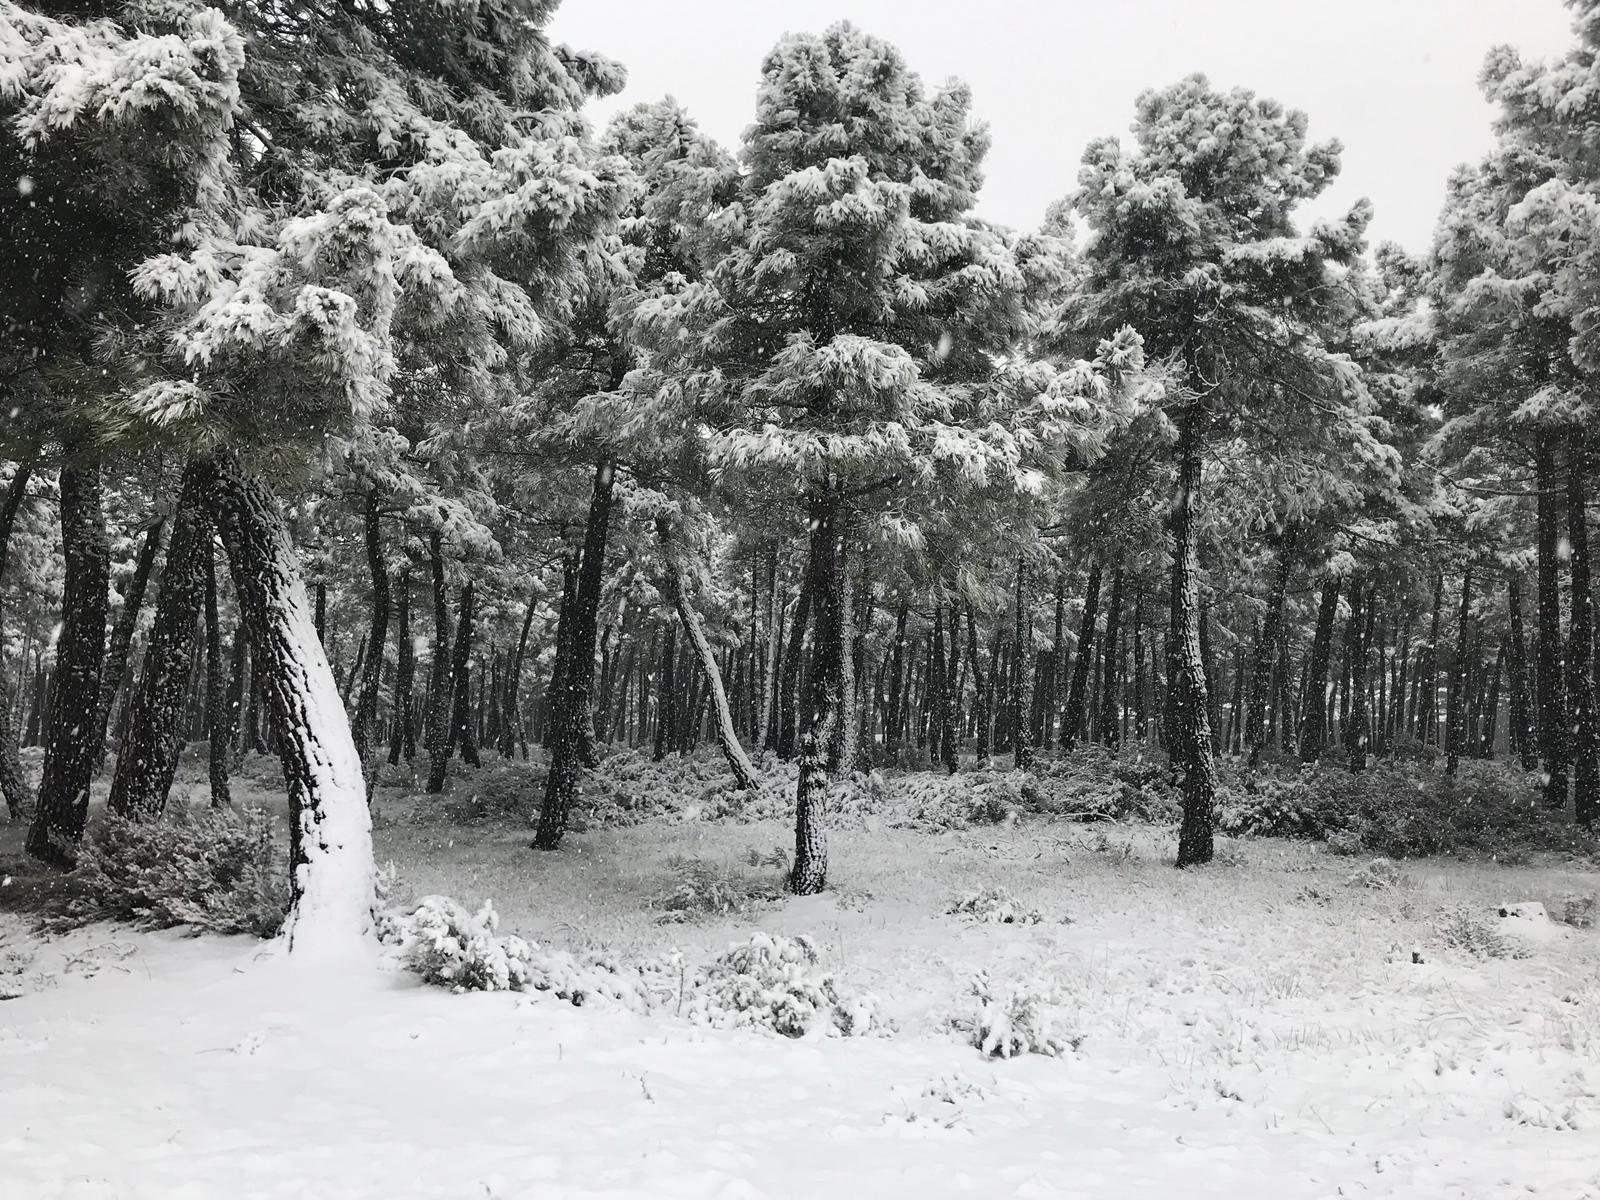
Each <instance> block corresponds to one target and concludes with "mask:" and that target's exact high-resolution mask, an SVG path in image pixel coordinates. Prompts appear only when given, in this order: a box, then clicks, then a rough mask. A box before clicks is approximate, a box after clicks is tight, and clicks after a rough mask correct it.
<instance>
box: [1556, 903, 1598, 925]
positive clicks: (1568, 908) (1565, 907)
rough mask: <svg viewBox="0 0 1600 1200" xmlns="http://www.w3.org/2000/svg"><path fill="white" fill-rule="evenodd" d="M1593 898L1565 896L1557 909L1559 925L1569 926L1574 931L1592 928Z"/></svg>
mask: <svg viewBox="0 0 1600 1200" xmlns="http://www.w3.org/2000/svg"><path fill="white" fill-rule="evenodd" d="M1594 910H1595V897H1594V896H1593V895H1589V896H1565V897H1563V898H1562V900H1561V904H1560V906H1559V907H1558V908H1557V910H1556V911H1558V912H1559V913H1560V914H1561V923H1562V924H1563V925H1570V926H1572V927H1573V928H1574V929H1592V928H1594Z"/></svg>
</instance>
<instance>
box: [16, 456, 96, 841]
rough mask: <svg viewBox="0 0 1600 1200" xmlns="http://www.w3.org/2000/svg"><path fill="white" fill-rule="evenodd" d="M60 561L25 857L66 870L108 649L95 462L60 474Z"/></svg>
mask: <svg viewBox="0 0 1600 1200" xmlns="http://www.w3.org/2000/svg"><path fill="white" fill-rule="evenodd" d="M61 554H62V558H63V559H64V560H65V566H66V570H65V579H64V581H63V584H62V594H61V635H60V637H59V639H58V640H57V642H56V671H55V682H54V687H53V691H52V695H51V698H50V706H49V713H48V716H47V718H46V720H45V722H44V743H45V747H44V774H43V775H42V776H41V778H40V780H39V803H38V807H37V808H36V809H35V810H34V815H33V824H32V825H31V826H30V827H29V829H28V841H27V850H28V853H29V854H31V855H32V856H33V857H34V858H37V859H39V860H41V861H43V862H47V863H50V864H52V865H54V866H60V867H70V866H72V864H73V863H74V862H75V861H76V860H77V855H78V844H79V843H80V842H81V841H82V840H83V829H84V825H85V824H86V823H87V822H88V818H89V784H90V781H91V780H92V778H93V776H94V760H95V745H94V740H93V738H92V737H89V736H87V735H88V734H89V733H90V732H91V731H92V729H93V726H92V724H91V722H93V720H94V715H95V713H96V711H97V709H98V706H99V703H100V681H101V670H102V668H103V666H104V660H105V649H106V588H107V586H108V579H109V576H110V557H111V552H110V547H109V545H108V543H107V540H106V519H105V510H104V507H103V491H102V486H101V480H100V464H99V463H97V462H85V463H73V462H68V463H66V464H64V465H63V466H62V468H61ZM85 726H88V727H89V728H87V729H86V728H85Z"/></svg>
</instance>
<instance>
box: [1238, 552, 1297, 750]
mask: <svg viewBox="0 0 1600 1200" xmlns="http://www.w3.org/2000/svg"><path fill="white" fill-rule="evenodd" d="M1298 533H1299V530H1298V527H1297V526H1294V525H1290V526H1288V527H1287V528H1286V529H1285V530H1284V531H1283V537H1282V538H1281V539H1280V540H1279V544H1278V565H1277V569H1276V570H1274V571H1273V573H1272V591H1271V592H1270V593H1269V594H1268V596H1267V617H1266V621H1265V622H1264V623H1263V624H1262V627H1261V640H1260V641H1259V642H1258V643H1256V653H1255V662H1254V664H1253V666H1252V669H1251V672H1250V700H1249V704H1250V708H1249V712H1248V714H1247V715H1246V719H1245V724H1244V740H1245V745H1246V746H1248V747H1249V750H1250V765H1251V766H1252V767H1253V766H1255V765H1256V763H1257V762H1258V761H1259V760H1260V758H1261V750H1262V747H1263V746H1264V745H1265V744H1266V729H1267V702H1268V699H1269V692H1268V689H1269V688H1270V687H1271V686H1272V668H1273V665H1274V663H1273V657H1274V654H1275V653H1276V650H1277V646H1278V640H1279V633H1280V631H1281V630H1282V629H1283V607H1284V601H1285V599H1286V598H1287V597H1288V595H1289V576H1290V573H1291V572H1292V569H1293V566H1294V547H1295V540H1296V538H1297V536H1298Z"/></svg>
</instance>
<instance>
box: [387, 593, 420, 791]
mask: <svg viewBox="0 0 1600 1200" xmlns="http://www.w3.org/2000/svg"><path fill="white" fill-rule="evenodd" d="M395 622H396V629H395V671H394V706H393V707H394V717H393V720H392V725H393V728H392V729H391V730H390V733H389V765H390V766H391V767H394V766H398V765H399V764H400V757H401V755H404V756H405V760H406V761H407V762H408V763H409V762H410V761H411V760H412V759H413V758H415V757H416V754H417V725H416V721H415V719H414V718H413V715H412V711H411V708H412V699H411V692H412V689H413V688H414V687H415V686H416V681H417V650H416V647H415V646H414V645H412V643H411V572H410V571H401V572H400V581H399V594H398V597H397V598H396V601H395Z"/></svg>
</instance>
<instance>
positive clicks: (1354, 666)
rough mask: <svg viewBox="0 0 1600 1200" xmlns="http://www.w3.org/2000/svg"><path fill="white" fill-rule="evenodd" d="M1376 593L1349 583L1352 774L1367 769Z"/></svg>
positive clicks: (1349, 750) (1347, 728) (1348, 736)
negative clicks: (1369, 666) (1369, 663)
mask: <svg viewBox="0 0 1600 1200" xmlns="http://www.w3.org/2000/svg"><path fill="white" fill-rule="evenodd" d="M1375 591H1376V589H1375V588H1374V587H1373V586H1372V584H1371V583H1368V584H1367V586H1366V589H1365V591H1363V589H1362V586H1361V581H1360V580H1352V581H1351V583H1350V626H1349V632H1348V634H1347V635H1346V636H1347V637H1349V638H1350V639H1352V641H1351V646H1350V719H1349V722H1348V723H1347V724H1346V726H1345V731H1344V747H1345V752H1346V753H1347V754H1348V755H1349V761H1350V772H1351V774H1360V773H1361V772H1362V771H1365V770H1366V769H1367V736H1368V735H1367V660H1368V658H1369V657H1370V655H1371V652H1372V624H1373V617H1374V615H1375V614H1376V611H1377V601H1376V596H1375V594H1374V593H1375Z"/></svg>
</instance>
